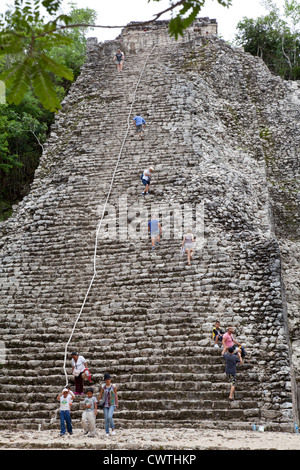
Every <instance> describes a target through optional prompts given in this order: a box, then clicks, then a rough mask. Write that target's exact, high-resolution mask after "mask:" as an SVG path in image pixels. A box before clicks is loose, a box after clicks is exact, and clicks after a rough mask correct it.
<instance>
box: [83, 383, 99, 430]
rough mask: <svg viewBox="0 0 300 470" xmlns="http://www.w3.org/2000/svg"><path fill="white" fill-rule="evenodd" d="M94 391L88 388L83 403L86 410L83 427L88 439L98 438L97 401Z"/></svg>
mask: <svg viewBox="0 0 300 470" xmlns="http://www.w3.org/2000/svg"><path fill="white" fill-rule="evenodd" d="M93 394H94V390H93V389H92V388H88V389H87V391H86V395H87V396H86V397H85V399H84V401H83V406H84V410H83V413H82V426H83V429H84V434H85V435H87V436H88V437H95V436H96V416H97V409H98V407H97V400H96V397H94V396H93Z"/></svg>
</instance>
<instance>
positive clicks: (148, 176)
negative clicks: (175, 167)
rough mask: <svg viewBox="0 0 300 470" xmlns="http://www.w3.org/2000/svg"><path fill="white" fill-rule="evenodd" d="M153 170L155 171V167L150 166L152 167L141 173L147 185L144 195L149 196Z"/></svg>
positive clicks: (144, 183) (143, 181)
mask: <svg viewBox="0 0 300 470" xmlns="http://www.w3.org/2000/svg"><path fill="white" fill-rule="evenodd" d="M153 171H154V169H153V167H152V166H150V168H146V169H145V170H144V171H143V173H142V175H141V180H142V183H143V185H144V186H145V189H144V191H143V192H142V196H147V195H148V194H149V186H150V184H151V178H152V173H153Z"/></svg>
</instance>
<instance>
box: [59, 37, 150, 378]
mask: <svg viewBox="0 0 300 470" xmlns="http://www.w3.org/2000/svg"><path fill="white" fill-rule="evenodd" d="M155 47H156V45H154V46H153V47H152V49H151V51H150V52H149V54H148V55H147V57H146V59H145V62H144V65H143V67H142V70H141V73H140V75H139V78H138V81H137V83H136V86H135V90H134V93H133V98H132V102H131V105H130V109H129V113H128V117H127V130H126V132H125V135H124V139H123V142H122V145H121V148H120V152H119V156H118V159H117V162H116V165H115V169H114V172H113V175H112V179H111V183H110V186H109V190H108V193H107V196H106V200H105V203H104V206H103V211H102V215H101V218H100V221H99V223H98V227H97V230H96V237H95V249H94V273H93V276H92V278H91V281H90V284H89V287H88V289H87V292H86V294H85V297H84V300H83V303H82V305H81V308H80V311H79V314H78V316H77V318H76V320H75V323H74V326H73V328H72V331H71V334H70V337H69V339H68V341H67V343H66V346H65V355H64V366H63V368H64V373H65V377H66V385H67V384H68V374H67V370H66V361H67V351H68V346H69V344H70V342H71V339H72V337H73V334H74V331H75V329H76V325H77V323H78V321H79V318H80V316H81V314H82V311H83V309H84V307H85V304H86V300H87V298H88V295H89V293H90V290H91V287H92V285H93V283H94V280H95V277H96V275H97V270H96V257H97V245H98V237H99V233H100V228H101V225H102V221H103V218H104V214H105V210H106V206H107V203H108V200H109V198H110V195H111V191H112V187H113V183H114V179H115V175H116V172H117V169H118V166H119V162H120V159H121V155H122V152H123V149H124V146H125V142H126V139H127V136H128V133H129V129H130V116H131V113H132V108H133V105H134V102H135V97H136V92H137V89H138V86H139V84H140V81H141V78H142V75H143V72H144V70H145V67H146V64H147V62H148V58H149V57H150V55H151V54H152V52H153V51H154V49H155Z"/></svg>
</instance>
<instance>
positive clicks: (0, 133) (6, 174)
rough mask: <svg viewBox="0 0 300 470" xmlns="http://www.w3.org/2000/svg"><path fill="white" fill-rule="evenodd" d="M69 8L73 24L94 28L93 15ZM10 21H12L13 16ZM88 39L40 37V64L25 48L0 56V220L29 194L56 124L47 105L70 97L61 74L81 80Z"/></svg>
mask: <svg viewBox="0 0 300 470" xmlns="http://www.w3.org/2000/svg"><path fill="white" fill-rule="evenodd" d="M69 6H70V13H69V16H70V18H71V19H72V21H76V22H77V21H78V22H82V21H87V22H89V23H90V24H91V23H92V22H93V21H94V20H95V17H96V13H95V11H94V10H90V9H78V8H77V7H76V5H75V4H74V3H70V4H69ZM6 17H7V18H8V19H9V21H12V20H11V18H12V15H11V13H10V12H8V13H7V15H6ZM85 34H86V30H84V29H83V28H82V29H76V28H73V29H72V30H71V31H67V30H64V31H62V32H61V35H62V36H64V38H63V41H52V39H51V41H49V40H48V39H47V41H44V40H43V39H42V38H41V43H39V44H38V50H37V51H35V53H34V57H38V60H35V59H34V58H33V57H29V56H28V54H27V51H26V50H23V49H22V48H20V49H19V50H18V52H17V53H13V52H11V51H12V49H8V50H10V52H8V50H7V48H5V50H6V53H5V54H2V55H1V57H0V73H1V76H2V77H5V76H8V80H6V85H8V86H9V87H10V88H9V89H8V93H7V95H6V97H7V98H8V99H6V103H5V104H0V220H3V219H5V218H7V217H9V216H10V214H11V213H12V208H11V207H12V205H13V204H15V203H16V202H17V201H19V200H20V199H22V197H24V195H25V194H27V192H28V190H29V186H30V183H31V182H32V180H33V177H34V172H35V169H36V168H37V166H38V163H39V159H40V156H41V153H42V150H43V144H44V143H45V141H46V139H47V136H48V133H49V129H50V125H51V124H52V122H53V120H54V110H53V107H52V106H50V107H49V106H47V104H48V102H49V100H52V102H53V103H58V104H60V102H61V100H62V99H63V98H64V96H65V95H66V93H67V92H68V88H69V86H70V83H71V81H70V80H68V79H67V78H66V74H65V73H61V70H62V69H63V70H64V69H68V70H69V72H68V73H69V75H68V77H69V78H70V77H71V75H72V77H75V78H76V77H77V76H78V75H79V73H80V68H81V66H82V64H83V63H84V60H85V50H86V38H85ZM27 66H28V69H27V68H26V67H27ZM29 68H30V70H29ZM14 74H15V75H14ZM16 76H17V77H18V80H19V81H20V83H18V81H17V80H15V77H16ZM49 82H51V83H50V84H49ZM39 88H40V89H41V91H40V92H37V90H39ZM42 88H44V89H42ZM45 90H48V91H49V90H51V93H52V95H51V96H49V97H48V98H47V100H48V102H46V101H45V100H44V99H43V94H44V92H45ZM21 92H22V93H21ZM47 108H50V109H47Z"/></svg>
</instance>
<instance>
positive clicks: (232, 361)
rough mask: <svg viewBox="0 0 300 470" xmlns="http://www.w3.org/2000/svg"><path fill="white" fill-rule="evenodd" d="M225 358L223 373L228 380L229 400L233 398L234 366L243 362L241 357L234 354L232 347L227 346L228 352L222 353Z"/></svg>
mask: <svg viewBox="0 0 300 470" xmlns="http://www.w3.org/2000/svg"><path fill="white" fill-rule="evenodd" d="M223 357H224V359H225V374H226V375H227V376H228V378H229V380H230V384H231V385H230V394H229V400H233V399H234V398H233V396H234V392H235V386H236V366H237V364H243V360H242V358H241V357H240V356H239V355H238V356H237V355H235V354H234V348H233V347H231V348H228V352H226V353H225V354H224V356H223Z"/></svg>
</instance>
